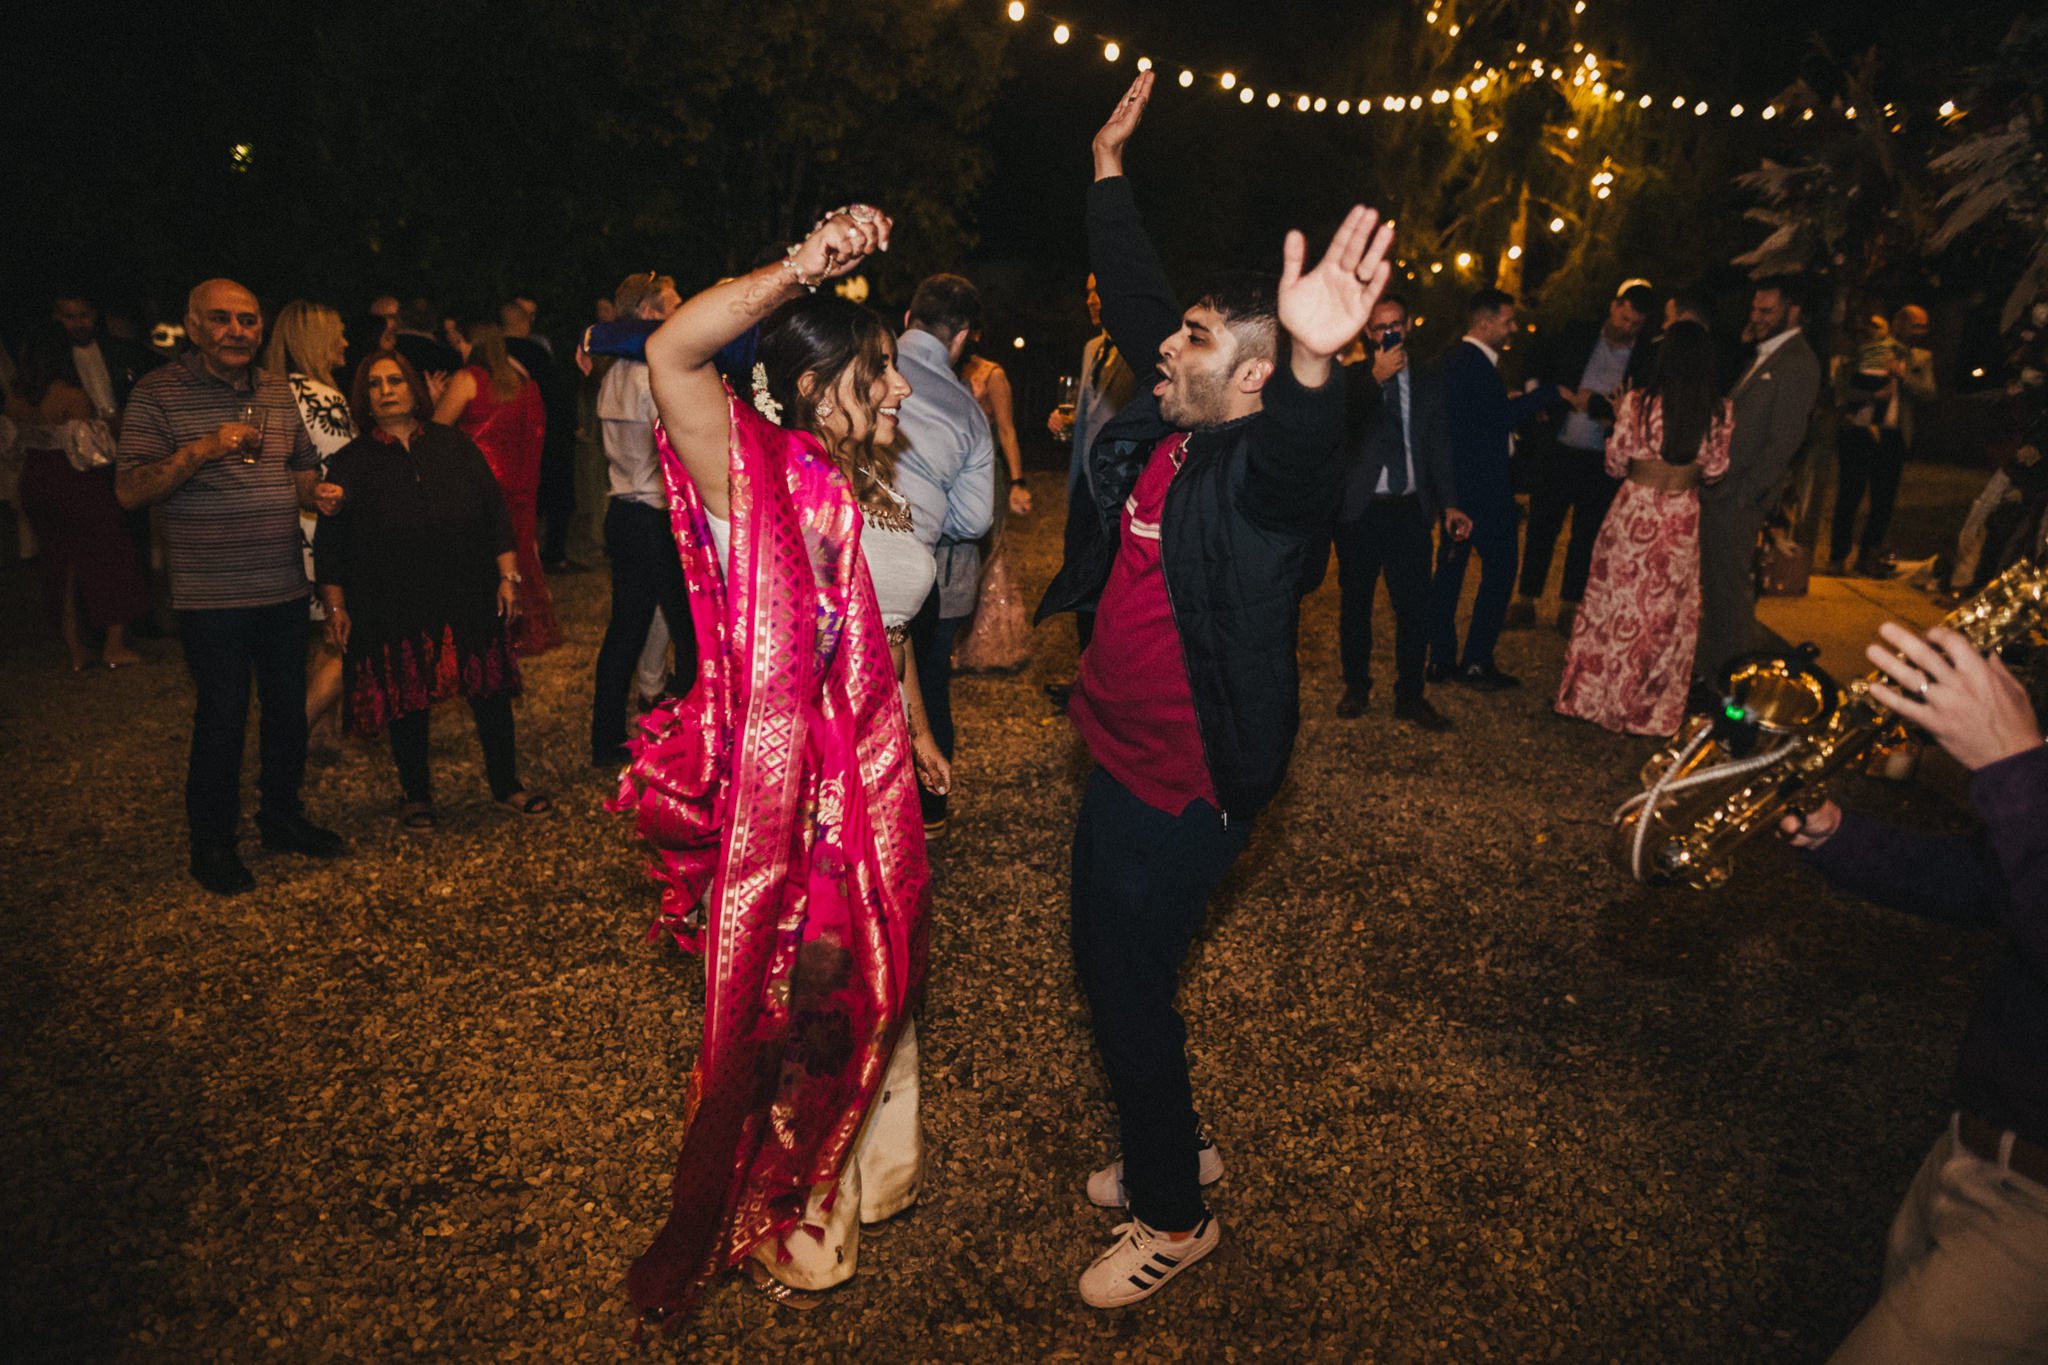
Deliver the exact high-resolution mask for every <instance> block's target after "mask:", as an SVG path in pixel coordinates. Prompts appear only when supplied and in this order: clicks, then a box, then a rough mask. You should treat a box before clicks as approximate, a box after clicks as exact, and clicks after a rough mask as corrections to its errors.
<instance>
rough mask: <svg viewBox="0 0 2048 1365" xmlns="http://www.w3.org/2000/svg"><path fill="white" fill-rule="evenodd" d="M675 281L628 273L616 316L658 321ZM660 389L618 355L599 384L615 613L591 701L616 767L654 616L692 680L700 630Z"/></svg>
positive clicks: (641, 367)
mask: <svg viewBox="0 0 2048 1365" xmlns="http://www.w3.org/2000/svg"><path fill="white" fill-rule="evenodd" d="M681 302H682V299H681V296H680V295H678V294H677V293H676V283H675V281H674V280H673V279H671V278H670V277H669V276H667V275H657V274H655V273H653V272H652V271H648V272H645V273H642V274H638V275H628V276H627V277H626V278H625V280H624V281H623V282H621V283H620V285H619V287H618V291H617V292H616V294H614V296H613V304H614V306H615V307H616V308H617V310H618V315H619V316H620V317H638V318H644V319H647V320H649V321H655V322H658V321H660V320H662V319H664V318H666V317H667V316H668V315H669V314H670V313H671V312H673V311H675V307H676V305H677V304H679V303H681ZM654 416H655V414H654V396H653V394H652V393H651V392H649V390H648V387H647V366H646V364H645V362H643V361H638V360H617V361H614V362H613V363H612V366H611V368H610V369H609V370H607V371H605V376H604V382H603V384H601V385H600V386H599V388H598V391H597V417H598V422H599V424H600V429H601V434H602V439H603V442H604V456H605V463H606V465H607V466H608V469H609V475H610V481H611V505H610V507H609V508H607V509H606V511H605V518H604V547H605V554H606V555H607V556H609V557H610V559H611V562H612V614H611V620H610V621H608V622H607V623H606V624H605V630H604V643H603V644H602V645H600V646H599V647H598V651H597V671H596V678H595V682H594V684H593V688H592V694H591V701H590V761H591V762H592V763H594V764H597V765H599V766H602V767H612V768H615V767H617V766H618V765H619V764H621V763H623V762H624V761H625V760H626V756H627V755H626V691H627V688H628V687H629V685H630V684H631V681H632V677H633V672H634V666H635V661H636V660H638V659H639V658H640V657H641V650H642V649H643V648H644V647H646V646H647V645H648V644H649V639H648V637H649V634H650V632H651V631H652V630H653V629H654V625H655V613H656V612H657V610H658V611H659V612H660V614H661V617H662V619H663V620H664V621H666V623H667V630H666V632H665V636H666V638H665V639H664V640H663V641H662V642H661V644H660V645H658V646H657V648H666V646H667V642H668V641H669V640H672V641H673V642H674V644H675V648H676V668H675V674H676V676H677V677H680V678H691V677H694V676H695V674H696V671H697V649H696V646H697V636H696V632H695V631H694V630H693V629H692V627H691V625H690V598H689V589H688V586H687V584H686V583H685V580H684V578H683V562H682V559H681V558H680V557H679V556H678V555H677V554H676V546H675V539H674V537H673V535H672V533H671V531H670V528H669V517H668V490H667V488H666V486H665V485H664V484H663V482H662V477H661V460H660V457H659V456H658V455H657V454H656V453H655V449H654Z"/></svg>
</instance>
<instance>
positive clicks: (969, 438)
mask: <svg viewBox="0 0 2048 1365" xmlns="http://www.w3.org/2000/svg"><path fill="white" fill-rule="evenodd" d="M980 321H981V295H980V294H979V293H978V292H977V291H976V290H975V288H974V285H973V283H972V282H971V281H969V280H966V279H964V278H962V277H961V276H959V275H933V276H931V277H930V278H929V279H927V280H925V281H924V283H922V284H920V285H918V287H917V292H916V293H915V294H913V295H912V296H911V299H910V310H909V311H908V312H907V313H905V314H904V315H903V335H902V337H900V338H899V339H898V340H897V342H896V368H897V369H898V370H900V371H901V372H902V374H903V377H904V378H905V379H908V380H909V381H910V397H908V398H906V399H904V400H903V405H902V407H901V409H900V410H899V412H898V415H897V419H896V425H897V430H898V431H899V432H900V433H901V437H902V439H901V441H900V443H899V444H898V446H897V448H896V491H897V492H898V493H900V494H902V495H903V497H904V498H905V499H906V500H907V501H908V502H909V503H910V516H911V529H912V530H913V531H914V532H915V533H916V535H917V538H918V539H919V540H920V541H922V542H924V544H926V545H928V546H930V547H931V549H932V554H933V557H934V558H935V559H936V560H937V561H938V569H939V574H938V583H937V585H936V586H935V587H934V588H933V589H932V596H931V600H929V601H927V602H926V603H925V606H924V610H923V611H921V612H919V613H918V614H917V619H915V620H913V621H912V622H911V623H910V638H911V645H912V648H913V650H914V651H915V653H916V657H917V685H918V689H919V690H920V691H921V692H922V693H923V694H924V708H925V712H926V714H927V716H929V718H930V720H931V724H932V736H933V738H935V739H936V740H938V743H939V748H940V749H941V750H942V751H944V753H945V755H946V757H947V759H948V760H950V759H951V758H952V757H953V706H952V699H951V687H952V678H953V638H954V637H955V636H956V635H958V634H959V633H960V628H961V627H962V626H964V625H965V624H966V623H967V622H968V620H970V619H971V618H972V617H973V615H974V604H975V600H976V597H977V596H978V595H979V591H980V586H981V547H980V545H979V544H978V543H977V542H979V540H980V539H981V537H982V536H984V535H987V534H988V529H989V526H990V525H991V523H992V522H993V521H994V518H995V497H996V447H995V440H994V438H993V437H992V436H991V435H990V433H989V427H988V417H987V416H986V415H985V414H984V413H983V412H982V410H981V404H979V403H977V402H975V401H974V394H973V392H972V391H971V390H970V389H968V387H967V386H966V385H965V384H963V383H961V382H960V379H959V377H958V376H957V375H955V374H954V373H953V367H954V366H955V365H957V364H958V363H959V361H960V357H961V355H962V354H963V353H964V352H965V351H966V350H967V343H968V342H969V341H970V340H972V339H973V336H974V329H975V327H976V326H977V325H978V324H979V323H980ZM920 794H921V795H922V796H923V798H924V821H925V832H926V833H927V834H928V835H931V836H934V837H936V836H937V835H939V834H941V833H943V832H944V830H945V825H946V798H945V797H943V796H939V795H936V794H934V793H932V792H921V793H920Z"/></svg>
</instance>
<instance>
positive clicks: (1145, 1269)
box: [1138, 1265, 1166, 1281]
mask: <svg viewBox="0 0 2048 1365" xmlns="http://www.w3.org/2000/svg"><path fill="white" fill-rule="evenodd" d="M1138 1273H1139V1274H1141V1275H1150V1276H1151V1277H1152V1278H1153V1280H1155V1281H1158V1280H1163V1279H1165V1278H1166V1272H1165V1271H1163V1270H1161V1269H1160V1268H1159V1267H1158V1266H1156V1265H1141V1266H1139V1267H1138Z"/></svg>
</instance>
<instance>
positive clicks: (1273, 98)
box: [1266, 90, 1280, 109]
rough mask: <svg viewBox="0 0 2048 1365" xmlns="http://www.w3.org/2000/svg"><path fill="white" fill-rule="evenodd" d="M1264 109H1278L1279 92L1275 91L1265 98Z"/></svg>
mask: <svg viewBox="0 0 2048 1365" xmlns="http://www.w3.org/2000/svg"><path fill="white" fill-rule="evenodd" d="M1266 107H1267V108H1268V109H1278V108H1279V107H1280V92H1279V91H1277V90H1276V91H1274V92H1273V93H1272V94H1270V95H1268V96H1266Z"/></svg>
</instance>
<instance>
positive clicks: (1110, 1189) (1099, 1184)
mask: <svg viewBox="0 0 2048 1365" xmlns="http://www.w3.org/2000/svg"><path fill="white" fill-rule="evenodd" d="M1196 1143H1197V1145H1196V1147H1195V1160H1196V1164H1195V1180H1196V1181H1197V1182H1198V1183H1199V1184H1203V1185H1213V1184H1215V1183H1216V1182H1217V1181H1219V1180H1221V1179H1222V1178H1223V1153H1221V1152H1219V1151H1217V1150H1216V1144H1215V1143H1213V1142H1211V1141H1209V1135H1208V1134H1207V1133H1200V1134H1197V1135H1196ZM1088 1202H1089V1203H1091V1204H1093V1205H1095V1206H1096V1207H1097V1208H1100V1209H1127V1208H1129V1207H1130V1206H1131V1198H1130V1195H1129V1194H1128V1193H1126V1192H1125V1190H1124V1159H1123V1158H1122V1157H1118V1158H1117V1159H1116V1160H1115V1161H1112V1162H1110V1163H1109V1164H1108V1165H1107V1166H1104V1167H1103V1168H1102V1169H1101V1170H1099V1171H1097V1172H1095V1173H1094V1174H1093V1175H1091V1176H1089V1177H1088Z"/></svg>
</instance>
